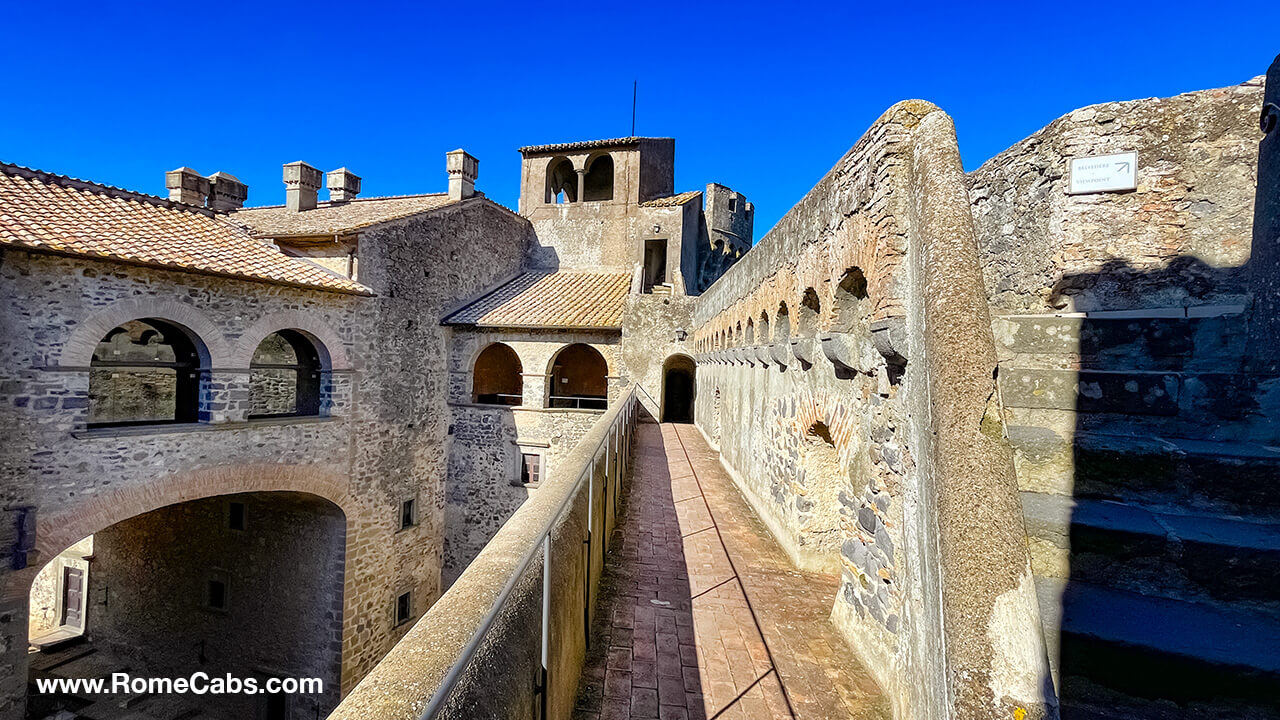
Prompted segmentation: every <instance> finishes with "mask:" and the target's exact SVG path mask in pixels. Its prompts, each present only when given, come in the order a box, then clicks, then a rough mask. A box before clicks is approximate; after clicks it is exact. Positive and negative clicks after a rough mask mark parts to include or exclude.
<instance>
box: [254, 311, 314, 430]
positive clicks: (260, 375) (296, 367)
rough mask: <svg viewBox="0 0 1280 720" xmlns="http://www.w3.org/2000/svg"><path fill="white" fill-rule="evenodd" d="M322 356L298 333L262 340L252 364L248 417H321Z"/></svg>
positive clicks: (280, 332)
mask: <svg viewBox="0 0 1280 720" xmlns="http://www.w3.org/2000/svg"><path fill="white" fill-rule="evenodd" d="M322 370H323V368H322V367H321V362H320V352H319V350H318V349H317V347H316V344H315V343H314V342H312V341H311V339H310V338H308V337H307V336H306V335H304V334H302V333H301V332H298V331H297V330H277V331H276V332H273V333H271V334H270V335H268V336H266V337H265V338H263V339H262V342H260V343H258V347H257V349H256V350H254V351H253V359H252V360H250V361H249V417H250V418H265V417H292V416H297V415H319V414H320V404H321V403H320V394H321V392H320V390H321V384H322V383H321V373H322Z"/></svg>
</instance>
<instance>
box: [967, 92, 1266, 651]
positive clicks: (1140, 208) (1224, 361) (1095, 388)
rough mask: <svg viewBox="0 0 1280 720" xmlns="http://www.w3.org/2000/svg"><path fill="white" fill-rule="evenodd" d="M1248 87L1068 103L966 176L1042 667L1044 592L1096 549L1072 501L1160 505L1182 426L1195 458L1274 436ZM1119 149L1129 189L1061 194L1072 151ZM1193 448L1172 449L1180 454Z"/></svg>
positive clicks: (1052, 608)
mask: <svg viewBox="0 0 1280 720" xmlns="http://www.w3.org/2000/svg"><path fill="white" fill-rule="evenodd" d="M1262 98H1263V83H1262V78H1256V79H1254V80H1251V81H1248V82H1245V83H1242V84H1240V85H1236V86H1232V87H1226V88H1219V89H1213V90H1203V91H1197V92H1192V93H1186V94H1183V95H1178V96H1175V97H1169V98H1148V99H1143V100H1134V101H1128V102H1113V103H1104V104H1101V105H1094V106H1090V107H1086V108H1081V109H1079V110H1076V111H1074V112H1071V113H1069V114H1067V115H1065V116H1063V117H1061V118H1059V119H1057V120H1055V121H1053V122H1052V123H1050V124H1049V125H1047V126H1046V127H1045V128H1043V129H1042V130H1040V131H1038V132H1036V133H1035V134H1033V135H1032V136H1030V137H1028V138H1027V139H1026V140H1023V141H1022V142H1020V143H1018V144H1017V145H1015V146H1014V147H1012V148H1010V149H1009V150H1006V151H1005V152H1003V153H1001V154H999V155H997V156H996V157H994V158H992V159H991V160H989V161H988V162H987V163H985V164H984V165H983V166H982V167H981V168H979V169H978V170H976V171H974V172H973V173H971V174H970V175H969V177H968V181H969V185H970V189H969V196H970V201H971V203H972V208H973V216H974V224H975V228H976V230H977V238H978V247H979V251H980V257H981V262H982V267H983V275H984V278H985V286H986V291H987V294H988V297H989V302H990V306H991V312H992V330H993V334H994V337H995V340H996V349H997V352H998V356H999V374H998V377H999V401H1000V416H1001V420H1002V421H1003V425H1004V430H1003V431H1004V433H1005V435H1006V437H1008V439H1009V441H1010V442H1011V444H1012V446H1013V449H1014V462H1015V467H1016V470H1017V480H1018V487H1019V490H1020V491H1021V492H1022V505H1023V509H1024V513H1025V515H1026V523H1027V527H1028V531H1029V533H1030V537H1029V544H1030V548H1031V553H1032V564H1033V568H1034V571H1035V576H1036V578H1037V583H1038V585H1039V586H1040V587H1041V603H1042V605H1043V606H1044V609H1043V614H1044V617H1045V618H1047V619H1050V621H1049V622H1046V630H1045V635H1046V641H1047V643H1048V645H1049V650H1050V657H1051V659H1052V660H1053V662H1054V664H1055V672H1057V669H1058V667H1057V665H1058V654H1059V653H1058V646H1059V631H1060V628H1059V627H1058V623H1056V622H1054V621H1053V619H1055V618H1058V617H1061V614H1062V606H1061V603H1062V600H1061V597H1062V592H1061V589H1062V587H1064V586H1065V585H1066V584H1067V583H1068V582H1070V581H1073V580H1077V581H1078V580H1080V579H1081V576H1082V575H1084V576H1085V580H1086V581H1087V580H1088V568H1089V567H1090V562H1092V563H1093V564H1094V565H1098V564H1099V563H1100V562H1101V561H1100V560H1098V559H1097V558H1094V559H1092V560H1090V559H1088V558H1087V557H1080V556H1079V553H1080V552H1082V551H1081V550H1080V547H1084V548H1086V549H1085V550H1084V551H1083V552H1088V549H1087V548H1089V547H1090V546H1089V545H1087V544H1085V545H1080V546H1079V547H1077V548H1076V550H1075V554H1074V555H1073V545H1076V544H1078V542H1079V540H1078V537H1077V536H1078V534H1079V530H1078V529H1073V527H1072V518H1073V513H1074V512H1075V510H1074V509H1073V508H1075V507H1076V505H1075V501H1076V500H1077V499H1078V498H1085V499H1086V500H1087V499H1089V498H1096V497H1118V496H1122V495H1123V494H1124V493H1134V492H1139V491H1142V490H1144V489H1145V490H1149V491H1152V492H1153V493H1154V495H1153V497H1152V498H1150V500H1151V501H1160V500H1168V498H1167V497H1166V496H1167V495H1168V494H1169V493H1172V492H1174V490H1175V486H1177V485H1179V483H1177V482H1174V480H1173V478H1175V477H1176V473H1175V471H1174V470H1173V468H1171V467H1168V466H1167V465H1166V464H1164V463H1166V462H1169V460H1168V459H1166V458H1163V457H1161V455H1160V454H1161V453H1169V452H1176V453H1181V452H1182V451H1181V450H1176V449H1174V448H1177V447H1179V443H1182V442H1184V441H1186V440H1190V441H1192V443H1195V444H1196V445H1194V447H1197V448H1199V449H1200V451H1201V452H1204V451H1205V450H1206V449H1212V448H1213V447H1214V445H1213V443H1216V442H1252V443H1259V444H1260V445H1273V444H1275V443H1276V442H1277V441H1278V440H1280V435H1277V428H1280V424H1277V422H1276V418H1277V417H1280V404H1278V403H1280V393H1277V392H1276V390H1277V389H1280V375H1277V373H1276V368H1275V364H1274V360H1273V358H1274V356H1275V351H1274V350H1273V347H1274V344H1275V343H1274V339H1273V338H1268V337H1267V336H1268V335H1270V333H1269V332H1268V331H1267V330H1266V326H1267V324H1268V323H1267V321H1266V317H1267V312H1268V310H1267V307H1269V305H1268V302H1267V299H1268V298H1269V297H1271V296H1272V295H1273V291H1272V290H1271V288H1272V287H1274V286H1275V282H1274V279H1275V276H1276V273H1277V272H1280V270H1278V269H1277V267H1276V265H1275V262H1274V259H1273V258H1272V252H1273V251H1272V250H1270V249H1268V248H1266V247H1254V245H1253V232H1252V231H1253V211H1254V199H1255V188H1256V187H1257V162H1258V141H1259V140H1260V138H1261V136H1262V133H1261V132H1260V131H1259V129H1258V115H1259V111H1260V109H1261V105H1262ZM1130 151H1136V152H1137V158H1138V162H1137V175H1136V179H1137V188H1136V189H1135V190H1133V191H1126V192H1105V193H1093V194H1086V195H1072V194H1069V192H1068V190H1069V162H1070V159H1071V158H1072V157H1082V156H1094V155H1103V154H1109V153H1120V152H1130ZM1206 441H1208V442H1206ZM1187 447H1192V445H1188V446H1187ZM1126 453H1132V454H1133V457H1128V458H1126V457H1125V454H1126ZM1192 459H1194V458H1191V459H1188V458H1186V457H1185V455H1184V456H1183V457H1180V458H1179V459H1177V460H1175V461H1173V462H1175V463H1176V465H1175V467H1177V466H1181V467H1184V468H1188V467H1191V460H1192ZM1233 474H1235V475H1239V478H1238V479H1233V478H1232V477H1230V476H1231V475H1233ZM1182 483H1189V481H1185V480H1184V481H1182ZM1249 483H1250V480H1248V478H1247V474H1246V473H1244V472H1239V473H1226V475H1225V476H1222V477H1221V479H1220V480H1219V482H1218V485H1217V486H1216V492H1215V493H1214V495H1216V496H1217V497H1214V498H1210V497H1203V496H1199V497H1191V498H1187V497H1182V498H1179V499H1178V500H1177V501H1176V502H1175V503H1174V504H1173V506H1174V507H1178V508H1179V509H1180V510H1182V511H1192V512H1195V511H1197V510H1195V509H1194V508H1195V507H1196V506H1197V505H1201V506H1203V505H1205V504H1206V503H1212V502H1215V501H1221V500H1222V499H1223V498H1226V497H1230V496H1233V495H1238V494H1240V493H1244V494H1246V495H1249V494H1251V495H1253V496H1255V497H1260V494H1259V490H1258V488H1256V487H1247V485H1248V484H1249ZM1186 487H1194V484H1193V483H1190V484H1187V485H1186ZM1073 538H1076V541H1073ZM1073 574H1074V577H1073ZM1133 574H1134V573H1133V571H1132V570H1131V569H1129V568H1126V567H1123V566H1117V567H1115V568H1114V569H1113V571H1111V572H1109V573H1108V574H1107V575H1108V580H1109V581H1110V582H1112V583H1115V584H1116V585H1117V586H1122V587H1128V588H1129V589H1131V590H1133V591H1135V592H1139V593H1144V592H1148V591H1150V590H1151V589H1152V588H1163V589H1165V590H1168V589H1169V588H1174V589H1175V590H1176V591H1177V592H1179V593H1183V592H1188V587H1191V588H1192V590H1191V591H1190V592H1191V593H1192V594H1193V595H1194V593H1200V595H1199V596H1198V597H1199V599H1207V600H1209V601H1212V597H1211V596H1210V594H1207V593H1204V592H1203V590H1200V589H1197V588H1196V587H1195V586H1196V584H1195V583H1194V582H1192V581H1190V580H1188V579H1185V578H1177V577H1175V575H1176V574H1177V573H1171V572H1157V573H1156V574H1159V575H1160V577H1143V578H1141V581H1140V582H1135V581H1134V579H1133V577H1132V576H1133ZM1125 583H1130V585H1128V586H1126V585H1125Z"/></svg>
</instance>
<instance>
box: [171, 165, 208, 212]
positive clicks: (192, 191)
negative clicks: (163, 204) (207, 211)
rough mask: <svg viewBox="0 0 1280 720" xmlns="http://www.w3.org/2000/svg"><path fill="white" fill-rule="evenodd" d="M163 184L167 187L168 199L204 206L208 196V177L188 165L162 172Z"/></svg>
mask: <svg viewBox="0 0 1280 720" xmlns="http://www.w3.org/2000/svg"><path fill="white" fill-rule="evenodd" d="M164 186H165V187H166V188H169V199H170V200H172V201H174V202H180V203H185V204H187V205H195V206H196V207H204V200H205V198H206V197H208V196H209V178H207V177H205V176H203V175H201V174H200V173H198V172H196V171H195V170H192V169H191V168H189V167H180V168H178V169H177V170H170V171H169V172H167V173H165V174H164Z"/></svg>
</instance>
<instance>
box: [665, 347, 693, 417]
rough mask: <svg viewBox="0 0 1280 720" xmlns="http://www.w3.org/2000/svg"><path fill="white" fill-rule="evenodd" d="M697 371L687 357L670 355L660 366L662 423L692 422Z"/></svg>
mask: <svg viewBox="0 0 1280 720" xmlns="http://www.w3.org/2000/svg"><path fill="white" fill-rule="evenodd" d="M696 376H697V369H696V367H695V365H694V362H693V358H691V357H689V356H688V355H672V356H671V357H669V358H667V361H666V362H664V363H663V364H662V413H661V414H662V422H671V423H691V422H693V399H694V391H695V388H696V386H695V380H694V378H695V377H696Z"/></svg>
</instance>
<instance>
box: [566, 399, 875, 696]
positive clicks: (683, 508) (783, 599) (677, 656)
mask: <svg viewBox="0 0 1280 720" xmlns="http://www.w3.org/2000/svg"><path fill="white" fill-rule="evenodd" d="M637 433H638V434H637V442H636V452H637V457H636V463H635V466H634V467H635V473H634V476H633V477H632V478H631V484H630V489H629V495H628V498H627V501H626V507H625V509H624V513H623V517H622V523H621V526H620V527H619V529H618V531H617V532H619V533H621V542H618V537H617V536H615V542H614V545H613V548H614V549H613V550H612V551H611V552H610V554H609V559H608V562H607V567H606V573H605V576H604V579H603V580H602V582H601V588H602V593H601V598H600V601H599V602H600V605H599V608H598V612H597V614H596V621H595V624H594V626H593V628H592V641H591V649H590V651H589V652H588V655H587V662H586V667H585V668H584V669H583V678H582V684H581V686H580V687H579V691H578V709H577V711H576V713H575V718H578V719H579V720H597V719H598V720H618V719H622V718H663V719H664V720H667V719H672V720H677V719H679V720H684V719H686V718H687V719H688V720H704V719H708V718H714V719H716V720H719V719H720V718H734V719H735V720H758V719H760V718H815V719H822V720H827V719H829V718H844V717H855V718H888V717H890V713H889V710H888V708H887V706H886V703H885V701H884V699H883V697H882V696H881V695H880V693H879V691H878V690H877V688H876V686H875V683H874V682H873V681H872V680H871V679H870V677H869V675H868V674H867V672H866V671H865V670H864V669H863V668H862V666H861V665H860V664H859V663H858V661H857V660H856V659H854V656H853V653H852V651H851V650H850V649H849V648H848V647H847V646H846V645H845V644H844V642H843V641H842V639H841V637H840V636H839V635H838V634H837V633H836V632H835V629H834V627H833V626H832V625H831V624H830V622H829V621H828V619H827V618H828V615H829V614H830V611H831V603H832V600H833V598H834V597H835V592H836V589H837V587H838V579H837V578H836V577H834V576H830V575H823V574H819V573H807V572H799V571H797V570H795V569H794V568H792V566H791V564H790V562H789V561H788V560H787V557H786V555H785V554H784V553H783V552H782V550H781V548H779V547H778V546H777V544H776V543H775V542H774V541H773V539H772V537H771V536H770V535H769V534H768V532H767V530H765V528H764V526H763V525H762V524H761V523H760V521H759V519H758V518H756V517H755V515H754V514H753V513H752V512H751V510H750V508H749V507H748V506H747V504H746V502H745V501H744V500H743V498H742V497H741V495H739V494H738V492H737V490H736V489H735V488H734V486H733V482H732V480H731V479H730V478H729V477H728V475H727V474H726V473H725V472H724V470H723V468H721V466H720V464H719V461H718V459H717V456H716V453H715V452H714V451H712V450H711V449H710V448H708V447H707V445H706V443H705V442H704V441H703V439H702V436H701V435H700V434H699V433H698V431H697V430H696V429H695V428H694V427H693V426H692V425H670V424H668V425H656V424H641V425H640V426H639V428H638V430H637Z"/></svg>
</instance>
